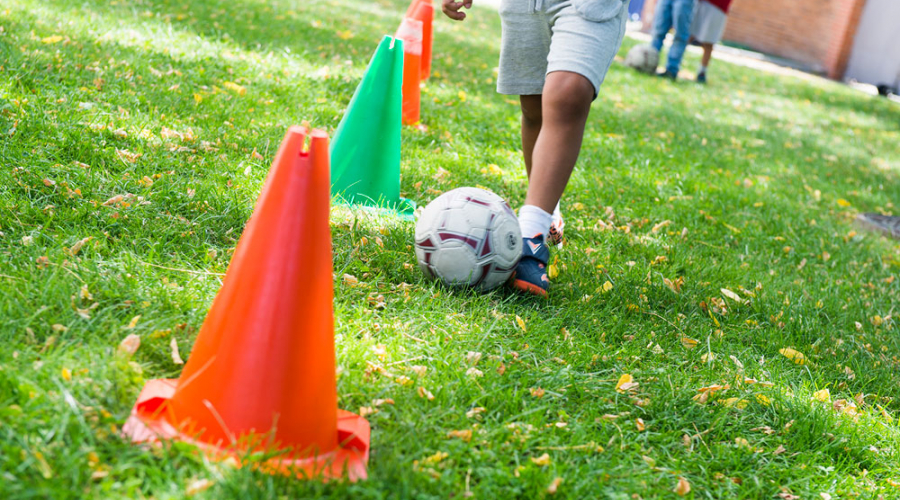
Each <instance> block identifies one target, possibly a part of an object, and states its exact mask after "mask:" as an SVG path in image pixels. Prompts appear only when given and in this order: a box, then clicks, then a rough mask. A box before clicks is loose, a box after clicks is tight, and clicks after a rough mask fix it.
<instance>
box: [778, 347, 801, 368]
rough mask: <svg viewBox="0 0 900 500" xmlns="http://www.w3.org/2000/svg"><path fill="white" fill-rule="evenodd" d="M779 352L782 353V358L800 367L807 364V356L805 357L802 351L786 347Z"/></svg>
mask: <svg viewBox="0 0 900 500" xmlns="http://www.w3.org/2000/svg"><path fill="white" fill-rule="evenodd" d="M778 352H780V353H781V355H782V356H784V357H786V358H787V359H789V360H791V361H793V362H794V363H797V364H798V365H805V364H806V356H804V355H803V353H802V352H800V351H797V350H794V349H791V348H790V347H785V348H784V349H779V350H778Z"/></svg>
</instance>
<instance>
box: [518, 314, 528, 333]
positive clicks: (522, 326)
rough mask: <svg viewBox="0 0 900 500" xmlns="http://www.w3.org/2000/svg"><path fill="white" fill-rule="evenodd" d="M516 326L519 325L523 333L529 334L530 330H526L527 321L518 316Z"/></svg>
mask: <svg viewBox="0 0 900 500" xmlns="http://www.w3.org/2000/svg"><path fill="white" fill-rule="evenodd" d="M516 324H517V325H519V328H521V329H522V331H523V332H526V333H527V332H528V329H527V328H525V320H524V319H522V318H520V317H519V315H518V314H516Z"/></svg>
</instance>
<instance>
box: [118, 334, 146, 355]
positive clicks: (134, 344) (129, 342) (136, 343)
mask: <svg viewBox="0 0 900 500" xmlns="http://www.w3.org/2000/svg"><path fill="white" fill-rule="evenodd" d="M140 346H141V338H140V337H139V336H137V335H135V334H133V333H132V334H129V335H128V336H127V337H125V338H124V339H122V342H119V347H118V351H119V352H120V353H122V354H126V355H128V356H131V355H133V354H134V353H135V352H137V350H138V347H140Z"/></svg>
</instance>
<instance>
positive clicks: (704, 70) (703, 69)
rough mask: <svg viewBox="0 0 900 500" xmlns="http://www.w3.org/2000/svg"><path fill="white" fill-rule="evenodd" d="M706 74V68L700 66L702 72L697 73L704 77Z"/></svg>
mask: <svg viewBox="0 0 900 500" xmlns="http://www.w3.org/2000/svg"><path fill="white" fill-rule="evenodd" d="M705 73H706V66H704V65H702V64H701V65H700V71H698V72H697V74H698V75H702V74H705Z"/></svg>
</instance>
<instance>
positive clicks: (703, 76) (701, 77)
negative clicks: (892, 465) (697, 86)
mask: <svg viewBox="0 0 900 500" xmlns="http://www.w3.org/2000/svg"><path fill="white" fill-rule="evenodd" d="M697 83H706V73H697Z"/></svg>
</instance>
